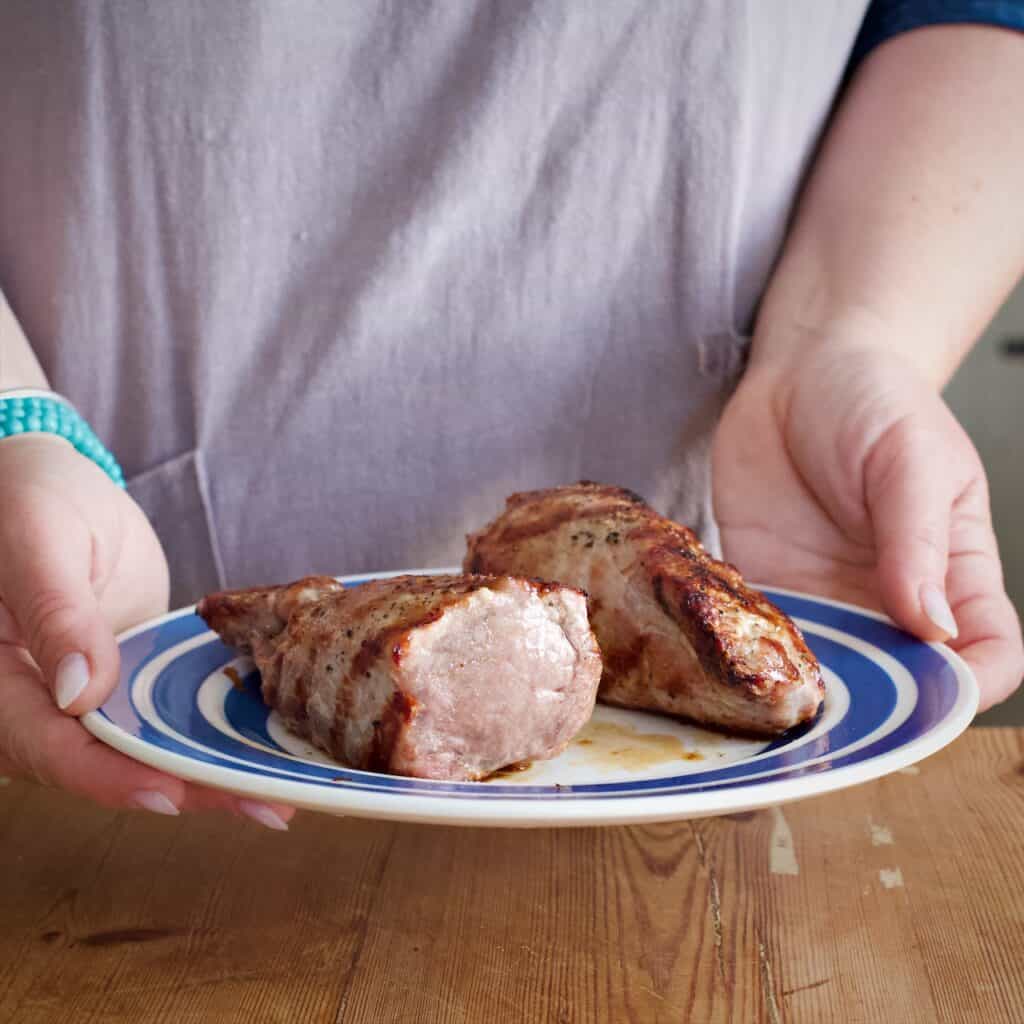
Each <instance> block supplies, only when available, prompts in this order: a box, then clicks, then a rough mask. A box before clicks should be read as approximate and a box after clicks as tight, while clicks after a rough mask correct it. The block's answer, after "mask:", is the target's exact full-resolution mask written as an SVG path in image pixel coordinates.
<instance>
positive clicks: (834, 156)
mask: <svg viewBox="0 0 1024 1024" xmlns="http://www.w3.org/2000/svg"><path fill="white" fill-rule="evenodd" d="M1022 95H1024V36H1021V35H1019V34H1016V33H1013V32H1009V31H1005V30H1001V29H994V28H987V27H978V26H960V25H957V26H943V27H941V28H928V29H922V30H919V31H915V32H911V33H908V34H906V35H902V36H897V37H895V38H894V39H892V40H890V41H889V42H887V43H885V44H883V45H882V46H881V47H879V48H878V49H877V50H876V51H875V52H874V53H873V54H871V55H870V56H869V57H868V58H867V60H866V61H865V62H864V64H863V65H862V66H861V67H860V68H859V69H858V71H857V73H856V75H855V77H854V79H853V81H852V83H851V85H850V88H849V89H848V91H847V93H846V95H845V96H844V98H843V99H842V101H841V103H840V106H839V108H838V110H837V111H836V115H835V117H834V118H833V122H832V124H831V127H830V128H829V131H828V133H827V135H826V138H825V140H824V144H823V146H822V149H821V152H820V154H819V155H818V158H817V160H816V162H815V164H814V165H813V167H812V169H811V172H810V175H809V177H808V180H807V183H806V185H805V188H804V192H803V195H802V197H801V200H800V202H799V205H798V208H797V212H796V217H795V219H794V222H793V226H792V228H791V230H790V233H789V237H788V239H787V241H786V245H785V247H784V249H783V253H782V257H781V259H780V262H779V264H778V267H777V269H776V271H775V274H774V275H773V277H772V280H771V282H770V284H769V287H768V290H767V292H766V294H765V298H764V300H763V302H762V304H761V310H760V312H759V315H758V321H757V329H756V332H755V340H754V346H753V351H752V359H751V361H752V366H759V365H760V366H764V365H772V364H778V365H785V364H786V362H787V361H788V360H790V359H792V358H793V357H794V355H798V354H799V353H801V351H803V350H805V349H806V347H807V346H809V345H828V344H835V343H837V342H838V341H842V339H843V338H844V337H845V338H848V339H850V340H851V341H852V342H853V343H855V344H858V345H867V346H870V345H872V344H878V345H884V346H886V347H887V348H890V349H891V348H892V347H894V346H898V348H899V351H900V353H901V354H902V355H903V356H904V357H905V358H906V359H908V360H909V361H911V362H912V363H913V364H914V366H915V368H916V369H917V370H918V371H919V372H920V373H921V374H923V375H924V376H926V377H927V378H928V379H929V380H931V381H932V382H933V383H934V384H936V385H937V386H941V385H942V384H944V383H945V381H946V380H948V378H949V377H950V376H951V375H952V373H953V371H954V370H955V369H956V366H957V364H958V362H959V360H960V358H961V357H962V356H963V354H964V353H965V352H966V350H967V349H968V348H969V347H970V345H971V344H972V343H973V342H974V341H975V340H976V338H977V336H978V335H979V333H980V332H981V331H982V329H983V328H984V326H985V325H986V323H987V322H988V320H989V319H990V318H991V316H992V314H993V313H994V312H995V310H996V309H997V308H998V306H999V304H1000V303H1001V302H1002V300H1003V299H1004V298H1005V296H1006V294H1007V293H1008V292H1009V290H1010V289H1011V288H1012V287H1013V285H1014V283H1015V282H1016V281H1017V279H1018V278H1019V277H1020V275H1021V273H1022V272H1024V195H1022V186H1024V177H1022V172H1021V168H1022V167H1024V127H1022V121H1021V112H1020V97H1021V96H1022Z"/></svg>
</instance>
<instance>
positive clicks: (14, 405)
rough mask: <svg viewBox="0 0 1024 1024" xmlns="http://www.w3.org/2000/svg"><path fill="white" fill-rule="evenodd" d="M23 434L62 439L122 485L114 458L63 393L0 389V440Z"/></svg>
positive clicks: (11, 439) (120, 475) (122, 481)
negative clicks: (1, 390)
mask: <svg viewBox="0 0 1024 1024" xmlns="http://www.w3.org/2000/svg"><path fill="white" fill-rule="evenodd" d="M25 435H29V436H32V437H36V436H41V437H57V438H60V439H63V440H64V441H66V442H67V443H68V444H70V445H71V447H72V448H74V450H75V451H77V452H78V453H79V454H80V455H82V456H84V457H85V458H87V459H89V460H90V461H91V462H94V463H95V464H96V465H97V466H98V467H99V468H100V469H101V470H103V472H104V473H106V474H107V476H108V477H110V479H111V480H112V481H113V482H114V483H115V484H117V485H118V486H119V487H124V486H125V481H124V475H123V474H122V472H121V467H120V466H119V465H118V463H117V460H116V459H115V458H114V456H113V455H112V454H111V453H110V452H109V451H107V449H106V448H105V447H104V446H103V444H102V443H101V442H100V440H99V438H98V437H97V436H96V435H95V434H94V433H93V431H92V428H91V427H90V426H89V424H88V423H86V421H85V420H84V419H82V417H81V416H80V415H79V413H78V411H77V410H76V409H75V407H74V406H73V405H72V404H71V403H70V402H69V401H67V399H65V398H64V397H63V396H61V395H57V394H55V393H54V392H51V391H43V390H36V389H31V388H20V389H13V390H8V391H4V392H0V443H3V442H5V441H6V442H8V443H10V442H12V441H14V440H18V439H20V438H22V437H24V436H25Z"/></svg>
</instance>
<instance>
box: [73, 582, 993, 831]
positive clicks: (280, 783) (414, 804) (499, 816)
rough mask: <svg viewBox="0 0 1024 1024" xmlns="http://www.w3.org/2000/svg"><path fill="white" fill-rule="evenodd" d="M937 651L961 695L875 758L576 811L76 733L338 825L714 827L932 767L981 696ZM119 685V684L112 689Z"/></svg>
mask: <svg viewBox="0 0 1024 1024" xmlns="http://www.w3.org/2000/svg"><path fill="white" fill-rule="evenodd" d="M458 571H459V570H457V569H452V568H437V569H410V570H397V571H388V572H381V573H356V574H350V575H347V576H335V577H334V578H335V579H337V580H338V581H339V582H341V583H345V584H350V585H352V584H358V583H359V582H365V581H367V580H371V579H389V578H394V577H396V576H404V575H433V574H447V573H452V572H458ZM754 585H755V586H757V587H758V589H764V590H768V591H771V592H773V593H777V594H783V595H785V596H789V597H794V598H798V599H803V600H808V601H811V602H814V603H818V604H823V605H828V606H831V607H833V608H839V609H844V610H847V611H850V612H853V613H855V614H858V615H861V616H865V617H867V618H870V619H874V620H876V621H878V622H883V623H885V624H887V625H890V626H893V627H895V628H897V629H898V628H900V627H898V626H897V625H896V623H894V622H893V621H892V619H890V618H889V617H888V616H886V615H884V614H883V613H881V612H878V611H876V610H874V609H870V608H864V607H862V606H859V605H856V604H853V603H851V602H848V601H840V600H837V599H835V598H827V597H819V596H817V595H815V594H809V593H806V592H804V591H799V590H792V589H789V588H786V587H777V586H773V585H771V584H763V585H762V584H754ZM195 609H196V605H188V606H184V607H182V608H178V609H175V610H173V611H169V612H166V613H165V614H163V615H160V616H156V617H155V618H152V619H149V620H147V621H145V622H142V623H139V624H138V625H136V626H133V627H131V628H130V629H127V630H124V631H123V632H121V633H119V634H118V636H117V641H118V643H119V644H120V643H122V642H123V641H125V640H129V639H131V638H132V637H134V636H137V635H139V634H140V633H144V632H146V631H148V630H151V629H155V628H157V627H159V626H161V625H163V624H165V623H167V622H171V621H173V620H175V619H178V618H182V617H184V616H186V615H189V614H195ZM918 642H919V643H921V644H922V645H924V646H927V647H930V648H932V649H933V650H935V651H936V652H937V653H938V654H939V655H940V656H941V657H942V658H943V660H944V661H945V662H946V663H947V664H948V665H949V666H950V667H951V668H952V670H953V673H954V676H955V678H956V683H957V694H956V697H955V699H954V702H953V705H952V707H951V708H950V710H949V712H948V714H947V715H946V717H945V718H944V719H943V720H942V721H941V722H940V723H938V724H937V725H936V726H935V727H934V728H932V729H931V730H929V731H928V732H927V733H925V734H924V735H922V736H918V737H915V738H914V739H912V740H910V741H909V742H907V743H904V744H902V745H901V746H899V747H897V748H895V749H894V750H889V751H886V752H885V753H882V754H877V755H875V756H874V757H871V758H869V759H867V760H866V761H862V762H858V763H856V764H850V765H844V766H842V767H840V768H834V769H830V770H828V771H824V772H817V773H813V774H810V775H804V776H800V777H798V778H793V779H781V780H777V781H769V782H756V781H754V782H751V783H750V784H749V785H741V786H737V787H735V788H732V789H727V790H717V791H716V790H712V791H707V792H692V793H683V794H680V793H675V794H663V795H659V794H653V795H649V796H645V795H643V794H640V795H637V796H619V797H617V798H616V799H615V800H610V799H606V800H602V799H601V798H595V799H588V800H580V801H574V800H571V799H564V798H559V799H553V800H551V801H545V800H538V799H537V798H536V797H534V798H532V799H529V800H526V799H522V800H518V799H516V798H512V797H508V798H504V799H503V800H500V801H498V800H493V801H492V800H488V799H487V796H486V793H485V792H481V794H480V797H479V798H476V797H471V798H467V797H464V796H463V797H458V798H455V797H448V796H443V795H437V796H431V797H430V798H429V800H424V798H423V797H422V796H419V795H416V794H406V793H388V794H385V793H381V792H379V791H372V792H371V791H364V790H360V789H355V788H348V787H346V786H344V785H343V784H339V786H338V789H337V790H331V789H325V788H324V787H323V786H320V785H318V786H316V787H313V786H310V785H309V784H307V783H305V782H302V781H292V780H286V779H276V778H271V777H267V776H256V775H252V774H250V773H248V772H246V771H244V770H243V769H238V768H229V767H225V766H223V765H210V764H207V763H205V762H201V761H197V760H194V759H192V758H190V757H187V756H186V755H183V754H179V753H177V752H175V751H169V750H164V749H163V748H161V747H158V746H155V745H153V744H151V743H148V742H147V741H145V740H142V739H139V738H138V737H135V736H132V735H130V734H129V733H127V732H125V731H124V730H123V729H122V728H121V727H120V726H118V725H117V724H116V723H114V722H112V721H111V720H110V719H109V718H107V717H106V716H105V715H103V714H102V713H101V712H100V709H96V710H94V711H89V712H87V713H86V714H85V715H83V716H82V717H81V719H80V721H81V723H82V725H83V726H84V727H85V728H86V729H87V730H88V731H89V732H90V733H91V734H92V735H93V736H95V737H96V738H97V739H99V740H101V741H102V742H104V743H106V744H107V745H109V746H111V747H113V748H114V749H115V750H118V751H120V752H121V753H123V754H126V755H127V756H129V757H131V758H133V759H134V760H136V761H140V762H141V763H143V764H146V765H148V766H149V767H153V768H156V769H158V770H160V771H165V772H167V773H168V774H170V775H174V776H176V777H178V778H181V779H184V780H186V781H188V782H193V783H196V784H197V785H203V786H207V787H211V788H216V789H220V790H226V791H227V792H231V793H235V794H236V795H239V796H243V797H247V798H257V799H261V800H272V801H275V802H279V803H284V804H288V805H290V806H293V807H297V808H302V809H306V810H316V811H321V812H326V813H329V814H334V815H343V816H351V817H360V818H371V819H376V820H386V821H404V822H415V823H419V824H439V825H464V826H466V825H468V826H483V827H520V828H531V827H532V828H555V827H570V826H596V825H625V824H645V823H653V822H659V821H682V820H686V819H690V818H702V817H713V816H718V815H723V814H735V813H739V812H742V811H749V810H757V809H761V808H766V807H773V806H780V805H782V804H785V803H790V802H792V801H794V800H801V799H805V798H809V797H813V796H822V795H824V794H826V793H831V792H836V791H838V790H841V789H847V788H849V787H851V786H855V785H861V784H863V783H865V782H871V781H874V780H875V779H879V778H882V777H884V776H886V775H889V774H891V773H893V772H895V771H898V770H899V769H900V768H907V767H910V766H911V765H914V764H917V763H918V762H920V761H922V760H924V759H925V758H927V757H930V756H931V755H932V754H935V753H937V752H938V751H939V750H941V749H943V748H944V747H946V746H948V745H949V744H950V743H952V742H953V741H954V740H955V739H956V738H957V737H958V736H960V735H961V733H963V731H964V730H965V729H966V728H967V727H968V726H969V725H970V723H971V721H972V720H973V718H974V716H975V714H976V713H977V709H978V704H979V701H980V689H979V686H978V682H977V679H976V677H975V675H974V673H973V672H972V670H971V669H970V667H969V666H968V665H967V663H966V662H965V661H964V660H963V658H961V657H960V655H959V654H957V653H956V652H955V651H954V650H952V649H951V648H949V647H948V646H946V645H945V644H941V643H935V642H926V641H918ZM122 682H123V680H121V679H119V680H118V686H120V685H122Z"/></svg>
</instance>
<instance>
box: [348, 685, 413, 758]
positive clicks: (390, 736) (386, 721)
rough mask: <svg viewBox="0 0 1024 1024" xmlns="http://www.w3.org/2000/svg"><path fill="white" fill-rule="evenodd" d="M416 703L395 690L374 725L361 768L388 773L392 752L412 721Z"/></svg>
mask: <svg viewBox="0 0 1024 1024" xmlns="http://www.w3.org/2000/svg"><path fill="white" fill-rule="evenodd" d="M415 710H416V701H415V700H413V698H412V697H409V696H408V695H407V694H404V693H402V691H401V690H395V692H394V694H393V695H392V697H391V700H390V701H389V703H388V706H387V707H386V708H385V709H384V712H383V714H382V715H381V717H380V718H378V719H376V720H375V721H374V723H373V739H372V740H371V741H370V747H369V750H368V752H367V754H366V759H365V761H364V763H363V764H362V765H361V767H363V768H365V769H366V770H367V771H371V772H383V771H387V769H388V768H389V767H390V764H391V752H392V751H393V750H394V748H395V741H396V740H397V739H398V735H399V733H400V732H401V730H402V727H403V726H404V725H406V724H407V723H408V722H410V721H412V716H413V714H414V713H415Z"/></svg>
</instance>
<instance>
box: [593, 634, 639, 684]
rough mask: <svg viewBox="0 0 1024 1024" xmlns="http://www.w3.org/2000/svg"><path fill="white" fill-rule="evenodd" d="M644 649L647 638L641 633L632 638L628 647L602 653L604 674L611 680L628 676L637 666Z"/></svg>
mask: <svg viewBox="0 0 1024 1024" xmlns="http://www.w3.org/2000/svg"><path fill="white" fill-rule="evenodd" d="M646 648H647V637H646V636H644V635H643V634H642V633H641V634H638V635H637V636H636V637H635V638H634V640H633V642H632V643H631V644H630V645H629V647H626V648H618V649H617V650H612V651H604V652H602V653H603V657H604V670H605V672H606V674H607V675H608V676H609V677H610V678H612V679H615V678H617V677H624V676H628V675H629V674H630V673H631V672H632V671H633V670H634V669H636V668H637V667H638V666H639V664H640V661H641V659H642V658H643V656H644V651H645V650H646Z"/></svg>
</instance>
